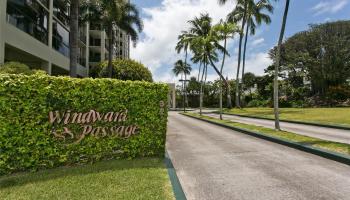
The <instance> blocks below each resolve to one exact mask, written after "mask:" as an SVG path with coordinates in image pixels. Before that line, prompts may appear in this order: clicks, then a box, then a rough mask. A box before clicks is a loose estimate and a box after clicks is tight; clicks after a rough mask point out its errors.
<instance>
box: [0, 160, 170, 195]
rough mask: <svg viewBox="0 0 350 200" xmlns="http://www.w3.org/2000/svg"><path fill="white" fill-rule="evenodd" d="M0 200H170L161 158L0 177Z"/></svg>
mask: <svg viewBox="0 0 350 200" xmlns="http://www.w3.org/2000/svg"><path fill="white" fill-rule="evenodd" d="M0 199H2V200H6V199H11V200H12V199H30V200H31V199H33V200H37V199H50V200H53V199H70V200H73V199H84V200H85V199H94V200H95V199H113V200H114V199H152V200H156V199H161V200H163V199H174V195H173V192H172V188H171V184H170V181H169V177H168V174H167V169H166V167H165V164H164V162H163V160H162V159H158V158H143V159H135V160H114V161H103V162H98V163H96V164H93V165H86V166H78V167H61V168H56V169H50V170H43V171H39V172H35V173H18V174H13V175H8V176H3V177H1V178H0Z"/></svg>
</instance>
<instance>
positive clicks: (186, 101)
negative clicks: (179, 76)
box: [184, 48, 188, 112]
mask: <svg viewBox="0 0 350 200" xmlns="http://www.w3.org/2000/svg"><path fill="white" fill-rule="evenodd" d="M185 67H187V48H186V50H185ZM184 73H185V72H184ZM186 81H187V75H186V73H185V84H184V90H185V112H186V106H188V105H187V103H188V100H187V90H186Z"/></svg>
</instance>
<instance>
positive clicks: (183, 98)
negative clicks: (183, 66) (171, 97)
mask: <svg viewBox="0 0 350 200" xmlns="http://www.w3.org/2000/svg"><path fill="white" fill-rule="evenodd" d="M183 78H184V77H183V73H182V74H181V83H182V87H181V89H182V109H183V111H184V112H186V110H185V93H184V91H185V86H184V81H183Z"/></svg>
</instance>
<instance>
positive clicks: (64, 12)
mask: <svg viewBox="0 0 350 200" xmlns="http://www.w3.org/2000/svg"><path fill="white" fill-rule="evenodd" d="M53 14H54V16H55V17H56V18H57V19H58V20H60V21H61V22H62V23H63V24H64V25H65V26H67V27H68V26H69V4H68V3H65V2H64V1H63V0H54V1H53Z"/></svg>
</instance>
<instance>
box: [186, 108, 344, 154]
mask: <svg viewBox="0 0 350 200" xmlns="http://www.w3.org/2000/svg"><path fill="white" fill-rule="evenodd" d="M185 115H191V116H195V117H199V118H202V119H207V120H210V121H213V122H218V123H222V124H225V125H228V126H232V127H238V128H242V129H247V130H250V131H254V132H257V133H262V134H266V135H270V136H273V137H277V138H281V139H285V140H290V141H292V142H297V143H301V144H304V145H310V146H313V147H318V148H321V149H325V150H329V151H334V152H337V153H342V154H346V155H350V145H349V144H343V143H338V142H332V141H327V140H321V139H318V138H313V137H308V136H303V135H298V134H295V133H291V132H286V131H276V130H274V129H270V128H265V127H261V126H254V125H248V124H242V123H237V122H232V121H229V120H220V119H217V118H213V117H208V116H200V115H199V114H196V113H185Z"/></svg>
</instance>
